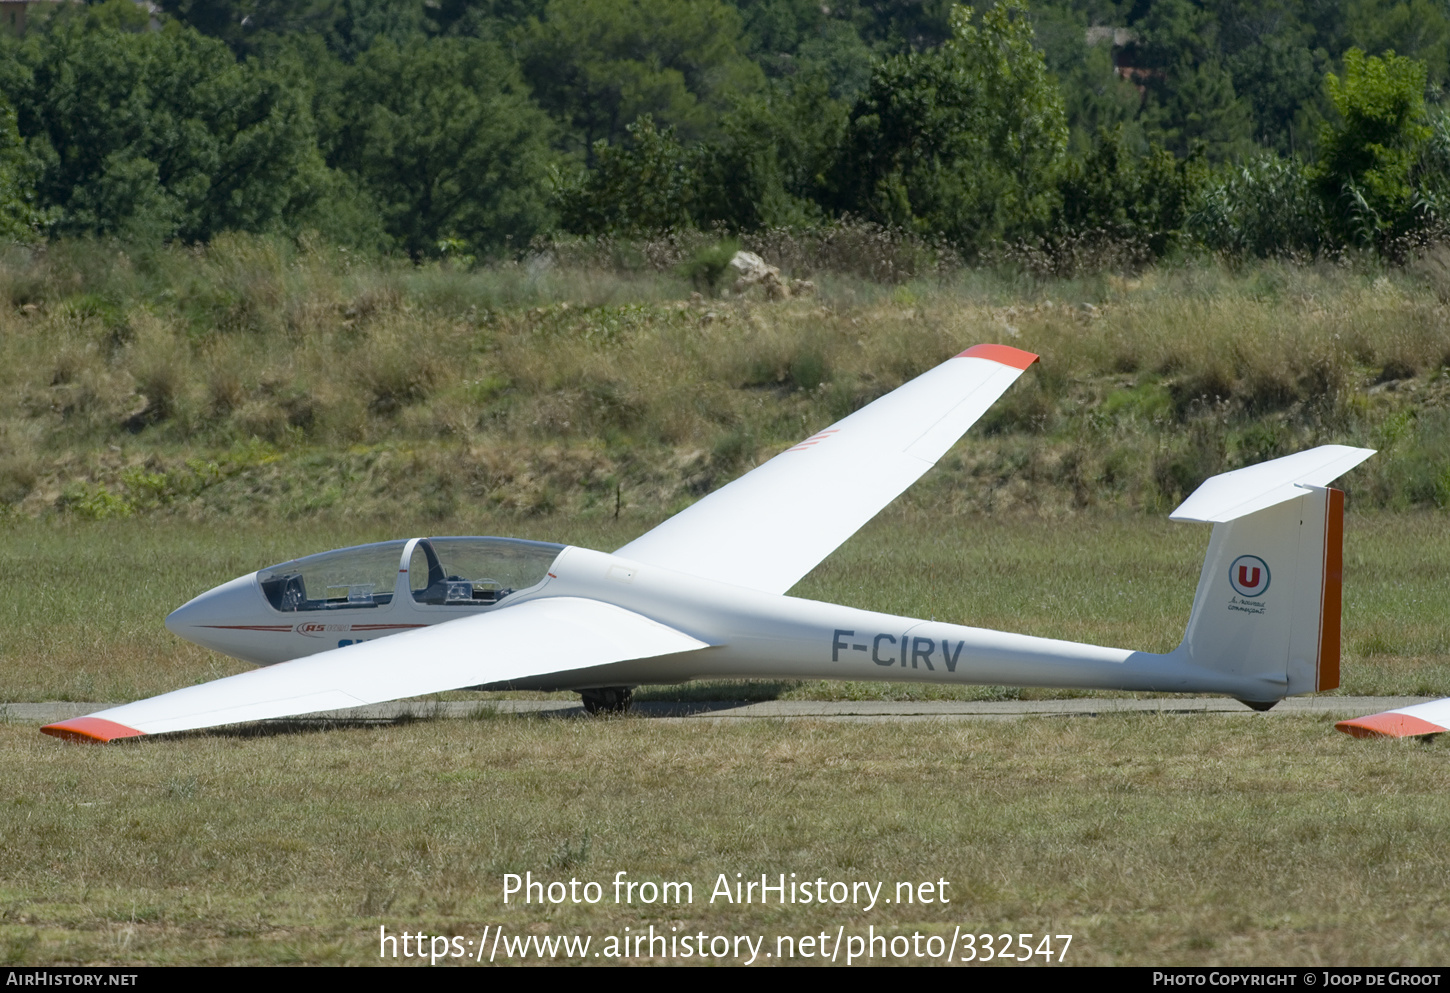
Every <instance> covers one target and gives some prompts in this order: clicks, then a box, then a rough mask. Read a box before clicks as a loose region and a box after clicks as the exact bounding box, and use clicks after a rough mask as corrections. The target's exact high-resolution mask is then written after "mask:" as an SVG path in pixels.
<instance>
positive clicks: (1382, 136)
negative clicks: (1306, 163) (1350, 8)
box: [1311, 48, 1431, 248]
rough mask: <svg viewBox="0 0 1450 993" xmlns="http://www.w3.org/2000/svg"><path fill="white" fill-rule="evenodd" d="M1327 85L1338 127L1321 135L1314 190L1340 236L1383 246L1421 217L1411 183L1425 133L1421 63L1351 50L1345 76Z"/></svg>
mask: <svg viewBox="0 0 1450 993" xmlns="http://www.w3.org/2000/svg"><path fill="white" fill-rule="evenodd" d="M1325 84H1326V86H1327V87H1328V92H1329V99H1330V101H1331V102H1332V103H1333V104H1334V109H1335V110H1336V111H1337V112H1338V114H1339V121H1338V122H1337V123H1327V124H1325V125H1324V127H1323V128H1322V129H1321V130H1320V132H1319V161H1318V163H1317V164H1316V165H1315V167H1314V170H1313V173H1312V177H1311V179H1312V182H1313V184H1314V188H1315V191H1316V192H1317V193H1318V194H1319V197H1320V198H1321V200H1323V202H1324V209H1325V212H1326V214H1327V215H1328V218H1329V223H1330V227H1331V230H1332V231H1333V232H1334V234H1335V235H1336V236H1337V237H1338V238H1340V239H1341V240H1343V241H1344V242H1346V243H1348V244H1352V245H1361V246H1364V247H1381V248H1382V247H1384V246H1385V245H1386V244H1387V243H1388V242H1389V241H1391V240H1392V239H1395V238H1397V237H1401V236H1403V235H1404V234H1406V233H1407V232H1408V231H1410V230H1411V229H1413V228H1415V227H1417V226H1419V225H1420V224H1421V223H1422V222H1423V219H1424V217H1423V212H1422V211H1420V210H1418V209H1417V207H1418V206H1419V203H1418V200H1417V197H1416V196H1415V191H1414V188H1413V187H1412V186H1411V182H1410V181H1411V169H1412V168H1413V166H1414V164H1415V162H1416V160H1417V159H1418V158H1419V155H1420V151H1421V148H1422V147H1423V146H1424V144H1425V142H1426V140H1427V139H1428V138H1429V137H1430V135H1431V129H1430V127H1429V125H1428V124H1427V123H1426V113H1425V64H1424V63H1423V62H1417V61H1415V60H1414V59H1407V58H1403V57H1401V56H1397V55H1395V53H1394V52H1387V53H1386V54H1385V55H1384V57H1383V58H1380V57H1377V56H1373V55H1365V54H1364V53H1363V52H1361V51H1360V50H1359V49H1357V48H1352V49H1350V50H1349V51H1348V52H1346V53H1345V56H1344V77H1343V78H1342V79H1341V78H1340V77H1338V76H1335V75H1333V74H1331V75H1330V76H1329V77H1328V78H1327V79H1326V80H1325Z"/></svg>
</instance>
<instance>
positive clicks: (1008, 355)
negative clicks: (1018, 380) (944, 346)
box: [953, 345, 1038, 369]
mask: <svg viewBox="0 0 1450 993" xmlns="http://www.w3.org/2000/svg"><path fill="white" fill-rule="evenodd" d="M953 357H954V358H958V359H990V360H991V361H993V362H1000V363H1002V364H1003V365H1010V366H1011V367H1012V368H1014V369H1026V368H1027V367H1028V366H1030V365H1031V364H1032V363H1034V362H1036V361H1037V358H1038V357H1037V356H1036V355H1033V354H1032V353H1031V352H1024V351H1023V350H1022V349H1020V348H1013V347H1012V346H1011V345H973V346H972V347H971V348H969V349H967V350H966V351H965V352H958V353H957V354H956V355H955V356H953Z"/></svg>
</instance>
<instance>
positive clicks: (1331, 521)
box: [43, 345, 1373, 741]
mask: <svg viewBox="0 0 1450 993" xmlns="http://www.w3.org/2000/svg"><path fill="white" fill-rule="evenodd" d="M1036 360H1037V356H1036V355H1033V354H1031V353H1029V352H1024V351H1021V350H1019V349H1016V348H1011V347H1008V346H1005V345H977V346H975V347H972V348H968V349H967V350H966V351H964V352H962V353H960V354H959V355H956V356H954V357H952V358H950V359H948V360H947V361H945V362H943V363H942V364H941V365H939V366H937V367H936V368H934V369H932V370H930V371H929V372H927V373H925V374H923V375H921V376H919V377H917V378H916V379H913V380H911V381H910V382H908V383H906V384H905V385H904V386H901V387H900V388H899V389H897V390H895V391H893V392H891V393H889V394H887V395H886V396H883V397H881V398H880V399H878V400H876V401H875V402H874V403H871V404H869V405H867V406H865V407H863V408H861V409H860V410H858V411H856V412H855V413H854V414H851V415H850V416H849V417H846V418H844V419H843V420H841V421H838V422H837V423H835V424H834V425H832V426H831V427H828V428H826V429H825V430H823V431H821V432H819V433H817V434H814V435H811V436H810V437H809V438H806V439H804V440H803V441H801V442H800V443H799V444H796V445H794V446H792V447H790V448H788V449H786V450H785V451H784V452H782V453H780V454H779V455H777V456H775V457H774V458H773V459H771V460H770V461H768V462H766V463H764V464H763V465H761V466H759V467H758V468H756V469H754V470H752V471H750V472H748V473H746V474H745V475H744V476H741V477H740V478H739V479H736V480H735V481H734V482H732V483H730V484H729V485H727V486H724V487H722V488H721V489H719V490H717V491H716V492H714V493H712V494H710V495H709V496H707V497H705V498H704V499H702V500H700V501H699V502H697V503H695V504H694V505H693V506H691V507H689V508H688V509H686V510H684V511H683V512H681V513H679V514H677V515H676V516H674V517H672V518H670V519H669V520H667V521H665V522H664V523H663V524H660V525H659V526H658V527H656V528H655V529H654V530H652V531H649V532H648V533H646V534H644V535H643V536H641V537H639V538H636V539H635V540H634V541H631V542H630V543H629V544H627V545H625V546H624V547H623V548H620V549H617V550H616V551H614V552H613V553H606V552H598V551H591V550H589V549H586V548H577V547H571V546H564V545H555V544H547V543H543V542H537V541H519V540H513V539H508V538H482V537H479V538H411V539H407V540H400V541H391V542H382V543H379V544H373V545H360V546H357V547H353V548H344V549H340V550H336V551H331V552H324V553H321V554H318V555H310V556H308V557H306V558H301V559H296V560H294V561H291V562H285V563H283V564H281V565H275V566H272V567H271V568H267V569H262V570H260V571H258V572H254V573H252V574H250V575H247V576H242V577H240V578H239V579H234V580H232V581H231V582H229V583H224V584H223V585H221V586H218V587H217V588H216V589H214V590H211V591H210V592H207V593H203V594H202V595H201V596H199V597H197V598H196V599H194V600H192V601H191V602H190V603H187V604H185V605H184V606H182V607H180V608H178V609H177V610H176V611H175V612H174V613H172V614H171V616H170V617H168V618H167V620H166V624H167V627H169V628H170V629H171V630H172V631H173V632H175V633H176V634H178V635H180V636H181V637H183V638H187V639H190V640H191V641H194V642H196V643H197V644H200V645H204V646H206V647H207V648H211V649H215V650H216V651H219V652H224V653H226V654H228V655H233V656H236V657H237V658H241V659H245V660H246V661H249V662H254V663H257V664H258V665H259V666H261V668H259V669H256V670H253V671H250V672H244V673H241V674H240V675H236V676H230V677H227V678H225V679H218V680H215V681H213V682H210V683H205V684H202V685H198V686H189V687H187V688H185V689H180V690H176V691H175V692H172V693H166V694H163V695H161V696H157V697H152V698H150V699H147V700H140V701H137V702H135V703H128V704H125V705H123V706H119V707H114V708H111V709H109V710H103V711H100V712H98V713H95V714H91V715H90V716H87V717H79V718H75V719H73V720H67V721H61V722H60V723H58V724H52V725H49V726H48V727H46V728H44V729H43V730H44V731H46V732H48V733H50V734H53V735H57V736H61V737H70V738H76V739H83V740H91V741H111V740H113V739H117V738H128V737H133V736H136V735H145V734H159V733H163V732H170V731H183V730H188V729H192V728H205V727H213V726H217V725H223V724H233V723H238V722H243V721H256V720H263V719H267V718H277V717H287V716H292V715H297V714H304V713H314V712H319V711H329V710H338V709H342V708H348V707H357V706H360V705H365V704H370V703H379V702H382V701H387V700H396V699H400V698H403V697H410V696H419V695H422V694H428V693H438V692H442V691H444V690H453V689H460V688H468V687H482V688H492V689H566V690H577V691H579V692H580V693H581V694H582V695H583V697H584V702H585V705H586V707H587V708H588V709H590V710H598V709H618V708H622V707H624V706H627V705H628V702H629V697H630V692H631V690H632V688H633V687H635V686H639V685H641V684H647V683H678V682H682V681H685V680H690V679H701V678H707V677H709V678H761V677H763V678H773V679H781V678H799V679H873V680H899V681H921V682H957V683H988V684H1007V685H1013V686H1051V687H1087V688H1106V689H1120V690H1148V691H1169V692H1195V693H1223V694H1228V695H1230V696H1233V697H1236V698H1238V699H1239V700H1242V701H1244V702H1245V703H1247V704H1249V705H1250V706H1252V707H1257V708H1266V707H1268V706H1270V705H1272V704H1273V703H1274V702H1275V701H1277V700H1279V699H1281V698H1283V697H1285V696H1288V695H1290V694H1296V693H1309V692H1313V691H1315V690H1325V689H1331V688H1333V687H1334V686H1336V685H1338V679H1339V612H1340V581H1341V573H1342V566H1341V549H1342V545H1343V542H1342V535H1343V513H1344V502H1343V493H1342V492H1340V491H1338V490H1334V489H1329V488H1327V487H1328V484H1329V483H1330V482H1331V481H1332V480H1334V479H1335V478H1337V477H1338V476H1339V475H1341V474H1342V473H1344V472H1346V471H1348V470H1349V469H1351V468H1353V467H1354V466H1356V465H1358V464H1359V463H1360V462H1361V461H1363V460H1364V459H1365V458H1368V457H1369V456H1370V455H1371V454H1373V453H1372V452H1371V451H1369V450H1367V449H1359V448H1346V447H1343V446H1338V445H1328V446H1323V447H1320V448H1314V449H1311V450H1308V451H1304V452H1299V453H1298V454H1295V455H1290V456H1287V457H1285V458H1281V459H1275V460H1273V461H1271V462H1265V463H1261V464H1259V465H1254V466H1250V467H1248V468H1245V469H1239V470H1236V471H1234V472H1229V473H1225V474H1223V475H1220V476H1215V477H1213V478H1211V479H1209V480H1208V481H1206V482H1205V483H1204V484H1203V485H1202V486H1200V487H1199V488H1198V489H1197V490H1196V491H1195V492H1194V493H1193V494H1192V495H1191V496H1190V497H1189V498H1188V499H1187V500H1185V501H1184V502H1183V504H1182V505H1181V506H1179V507H1178V509H1177V510H1176V511H1175V512H1174V513H1173V514H1172V515H1171V516H1172V517H1173V518H1174V519H1175V520H1185V521H1206V522H1212V523H1213V525H1214V527H1213V532H1212V536H1211V537H1210V539H1209V543H1208V553H1207V556H1206V558H1205V559H1204V563H1203V571H1202V574H1201V576H1200V578H1199V582H1198V591H1197V593H1196V594H1195V596H1194V600H1193V608H1192V612H1191V615H1190V617H1189V620H1188V628H1187V631H1186V633H1185V634H1184V637H1183V641H1182V644H1180V645H1179V646H1178V647H1177V648H1176V649H1174V650H1173V651H1171V652H1168V653H1166V654H1153V653H1149V652H1135V651H1130V650H1127V649H1122V648H1102V647H1098V646H1094V645H1082V644H1075V643H1073V642H1067V641H1057V640H1053V639H1049V638H1038V637H1031V636H1028V635H1022V634H1007V633H1003V632H999V631H991V630H987V629H984V628H976V627H966V626H963V625H958V624H948V623H944V622H939V621H925V620H919V619H914V618H909V617H894V616H891V615H888V614H882V613H877V612H875V611H871V610H861V609H858V608H855V607H845V606H839V605H836V604H831V603H821V602H818V601H813V600H804V599H800V598H796V597H791V596H786V591H787V590H789V589H790V588H791V587H792V586H794V585H795V584H796V582H797V581H799V580H800V578H801V577H802V576H804V575H805V574H806V573H807V572H809V571H810V570H811V569H812V568H813V567H815V565H816V564H817V563H819V562H820V561H821V560H822V559H824V558H825V557H826V556H827V555H829V554H830V553H831V552H832V551H833V550H834V549H835V548H836V547H837V546H839V545H840V544H841V543H842V542H843V541H845V540H846V539H847V538H849V537H850V536H851V535H852V534H854V533H855V532H856V531H857V530H858V529H859V528H860V527H861V526H862V525H863V524H865V523H866V522H867V521H868V520H870V519H871V518H872V517H874V516H875V515H876V513H877V512H878V511H880V510H881V509H882V508H883V507H885V506H886V504H888V503H889V502H890V501H891V500H892V499H894V498H895V497H896V496H897V495H899V494H900V493H901V492H903V491H904V490H905V489H906V488H907V487H908V486H910V485H911V484H912V483H914V482H915V481H916V480H917V479H919V478H920V477H921V475H922V474H923V473H925V472H926V471H927V470H928V469H929V468H931V467H932V466H933V465H935V464H936V462H937V461H938V460H939V459H940V458H941V457H942V456H943V455H944V454H946V452H947V450H948V449H950V448H951V447H952V445H953V444H955V443H956V441H957V440H958V439H959V438H960V437H961V436H962V435H963V434H964V433H965V432H966V430H967V429H968V428H969V427H970V426H971V425H972V424H973V423H974V422H975V421H976V420H977V419H978V418H979V417H980V416H981V415H982V414H983V413H984V412H985V411H986V410H987V408H988V407H989V406H991V404H992V403H993V402H995V401H996V400H997V398H998V397H1000V396H1001V395H1002V393H1003V392H1005V391H1006V389H1007V388H1008V387H1009V386H1011V385H1012V383H1013V382H1015V381H1016V379H1017V378H1018V377H1019V376H1020V375H1022V373H1023V371H1024V370H1026V369H1027V368H1028V366H1030V365H1031V364H1032V363H1033V362H1035V361H1036Z"/></svg>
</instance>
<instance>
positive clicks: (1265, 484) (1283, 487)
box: [1168, 445, 1374, 524]
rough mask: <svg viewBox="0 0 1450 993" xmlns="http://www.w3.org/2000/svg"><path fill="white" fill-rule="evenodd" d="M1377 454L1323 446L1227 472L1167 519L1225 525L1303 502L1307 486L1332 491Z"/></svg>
mask: <svg viewBox="0 0 1450 993" xmlns="http://www.w3.org/2000/svg"><path fill="white" fill-rule="evenodd" d="M1373 454H1374V449H1372V448H1350V447H1349V446H1347V445H1321V446H1319V447H1318V448H1311V449H1309V450H1308V451H1307V452H1296V453H1295V454H1293V455H1286V456H1284V457H1283V458H1281V459H1273V460H1272V461H1269V462H1260V463H1259V464H1258V465H1251V466H1249V467H1248V468H1246V469H1235V470H1234V471H1233V472H1225V473H1223V474H1222V475H1219V476H1213V477H1212V478H1210V479H1206V480H1204V482H1203V485H1202V486H1200V487H1199V488H1198V489H1196V490H1194V491H1193V494H1192V495H1191V496H1189V498H1188V499H1187V500H1184V501H1183V502H1182V503H1181V504H1179V505H1178V509H1177V510H1175V511H1173V513H1171V514H1169V515H1168V517H1169V519H1170V520H1175V521H1204V522H1207V523H1210V524H1226V523H1227V522H1229V521H1232V520H1235V519H1237V518H1240V517H1244V516H1246V515H1248V514H1253V513H1256V512H1258V511H1260V510H1266V509H1268V508H1269V507H1273V506H1275V505H1277V504H1281V503H1284V502H1286V501H1289V500H1292V499H1294V498H1295V497H1301V496H1303V495H1304V490H1305V488H1307V487H1324V486H1328V485H1329V484H1330V483H1332V482H1333V481H1334V480H1336V479H1338V478H1339V477H1340V476H1342V475H1344V474H1345V473H1346V472H1348V471H1349V470H1351V469H1353V468H1354V467H1355V466H1357V465H1359V464H1360V463H1361V462H1363V461H1364V460H1365V459H1367V458H1369V457H1370V456H1371V455H1373Z"/></svg>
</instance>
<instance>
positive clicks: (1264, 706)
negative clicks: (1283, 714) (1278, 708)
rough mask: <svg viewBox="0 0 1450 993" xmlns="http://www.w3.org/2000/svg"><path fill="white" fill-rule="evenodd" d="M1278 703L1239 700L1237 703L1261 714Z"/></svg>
mask: <svg viewBox="0 0 1450 993" xmlns="http://www.w3.org/2000/svg"><path fill="white" fill-rule="evenodd" d="M1278 702H1279V701H1278V700H1240V701H1239V703H1241V704H1243V705H1244V706H1245V707H1251V708H1253V709H1254V710H1257V711H1258V712H1259V713H1261V714H1262V713H1263V712H1264V711H1266V710H1268V709H1269V708H1270V707H1272V706H1273V705H1274V704H1276V703H1278Z"/></svg>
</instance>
